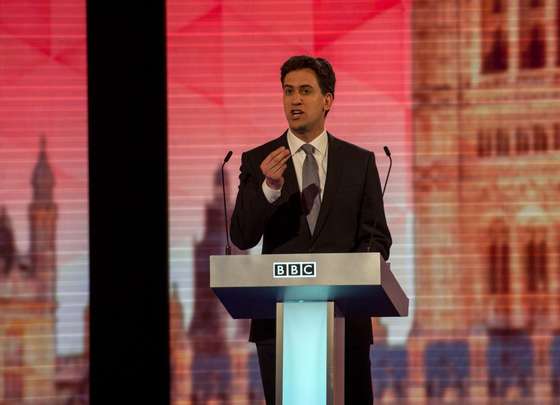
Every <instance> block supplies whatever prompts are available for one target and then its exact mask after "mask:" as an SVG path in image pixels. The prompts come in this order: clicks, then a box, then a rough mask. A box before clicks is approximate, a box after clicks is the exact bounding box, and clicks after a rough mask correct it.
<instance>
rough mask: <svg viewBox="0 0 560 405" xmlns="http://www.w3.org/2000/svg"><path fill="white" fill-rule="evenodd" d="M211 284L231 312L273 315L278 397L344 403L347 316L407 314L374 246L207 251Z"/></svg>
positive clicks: (312, 404) (290, 404)
mask: <svg viewBox="0 0 560 405" xmlns="http://www.w3.org/2000/svg"><path fill="white" fill-rule="evenodd" d="M210 287H211V288H212V290H213V291H214V293H215V294H216V296H217V297H218V298H219V299H220V301H221V302H222V304H223V305H224V307H225V308H226V309H227V310H228V312H229V313H230V315H231V316H232V317H233V318H236V319H243V318H249V319H273V318H276V404H277V405H282V404H284V405H300V404H301V405H325V404H328V405H342V404H344V317H345V316H354V317H356V316H370V317H371V316H378V317H380V316H407V315H408V298H407V297H406V295H405V294H404V292H403V291H402V289H401V287H400V286H399V284H398V282H397V280H396V279H395V277H394V276H393V274H392V273H391V271H390V268H389V264H388V263H385V261H384V260H383V258H382V257H381V256H380V255H379V253H315V254H284V255H260V256H211V257H210ZM348 405H351V404H348Z"/></svg>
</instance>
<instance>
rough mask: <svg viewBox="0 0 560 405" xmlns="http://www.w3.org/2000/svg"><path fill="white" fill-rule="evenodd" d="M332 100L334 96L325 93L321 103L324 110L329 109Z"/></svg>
mask: <svg viewBox="0 0 560 405" xmlns="http://www.w3.org/2000/svg"><path fill="white" fill-rule="evenodd" d="M333 101H334V96H333V95H332V93H327V94H325V103H324V105H323V109H324V110H325V111H330V110H331V107H332V103H333Z"/></svg>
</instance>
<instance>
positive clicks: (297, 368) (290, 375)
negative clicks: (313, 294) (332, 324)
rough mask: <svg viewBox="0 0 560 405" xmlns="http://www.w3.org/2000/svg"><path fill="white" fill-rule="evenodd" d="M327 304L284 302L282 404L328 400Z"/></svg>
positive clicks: (311, 404)
mask: <svg viewBox="0 0 560 405" xmlns="http://www.w3.org/2000/svg"><path fill="white" fill-rule="evenodd" d="M327 305H328V303H327V302H287V303H284V336H283V337H284V352H283V374H282V403H283V404H284V405H288V404H289V405H300V404H301V405H324V404H326V403H327V377H326V376H327V371H326V370H327Z"/></svg>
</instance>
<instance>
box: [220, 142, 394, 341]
mask: <svg viewBox="0 0 560 405" xmlns="http://www.w3.org/2000/svg"><path fill="white" fill-rule="evenodd" d="M328 142H329V149H328V163H327V178H326V181H325V190H324V192H323V198H322V202H321V209H320V211H319V218H318V219H317V224H316V225H315V231H314V233H313V235H311V233H310V231H309V227H308V225H307V220H306V216H305V214H304V212H303V209H302V205H301V197H300V191H299V187H298V183H297V178H296V174H295V170H294V165H293V163H292V160H291V159H290V160H289V161H288V168H287V169H286V171H285V172H284V180H285V182H284V186H283V187H282V194H281V196H280V198H278V200H276V201H275V202H274V203H272V204H270V203H269V202H268V200H267V199H266V197H265V195H264V193H263V191H262V183H263V181H264V176H263V174H262V173H261V170H260V167H259V166H260V164H261V162H262V161H263V160H264V158H265V157H266V156H268V154H269V153H270V152H272V151H273V150H275V149H277V148H279V147H280V146H285V147H286V148H288V138H287V132H285V133H284V134H283V135H282V136H280V137H279V138H277V139H274V140H272V141H270V142H268V143H266V144H264V145H261V146H259V147H257V148H255V149H253V150H250V151H248V152H245V153H243V155H242V157H241V169H240V170H241V173H240V175H239V180H240V182H239V191H238V194H237V200H236V203H235V209H234V211H233V215H232V218H231V240H232V241H233V243H234V244H235V245H236V246H237V247H239V248H240V249H250V248H252V247H253V246H255V245H256V244H257V243H259V241H260V239H261V237H263V245H262V253H263V254H273V253H303V252H317V253H321V252H322V253H345V252H359V251H366V250H367V246H368V243H369V241H370V235H372V234H373V239H372V243H371V251H372V252H380V253H381V254H382V256H383V257H384V258H385V259H387V258H388V257H389V249H390V247H391V235H390V233H389V229H388V228H387V222H386V219H385V212H384V209H383V199H382V195H381V183H380V181H379V175H378V172H377V167H376V166H375V157H374V155H373V153H372V152H369V151H367V150H365V149H362V148H359V147H357V146H355V145H352V144H350V143H348V142H344V141H342V140H340V139H337V138H335V137H334V136H332V135H331V134H328ZM275 329H276V326H275V323H274V320H253V321H252V323H251V334H250V338H249V340H250V341H252V342H266V341H273V339H274V338H275ZM346 340H347V341H348V343H349V344H350V345H354V344H355V345H359V344H369V343H371V342H372V333H371V322H370V319H369V318H367V317H363V318H354V319H347V320H346Z"/></svg>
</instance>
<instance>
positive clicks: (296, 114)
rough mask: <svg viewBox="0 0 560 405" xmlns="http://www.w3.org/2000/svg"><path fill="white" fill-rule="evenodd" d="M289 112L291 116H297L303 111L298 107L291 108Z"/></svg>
mask: <svg viewBox="0 0 560 405" xmlns="http://www.w3.org/2000/svg"><path fill="white" fill-rule="evenodd" d="M290 113H291V114H292V118H299V117H301V116H302V115H303V111H302V110H298V109H294V110H291V111H290Z"/></svg>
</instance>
